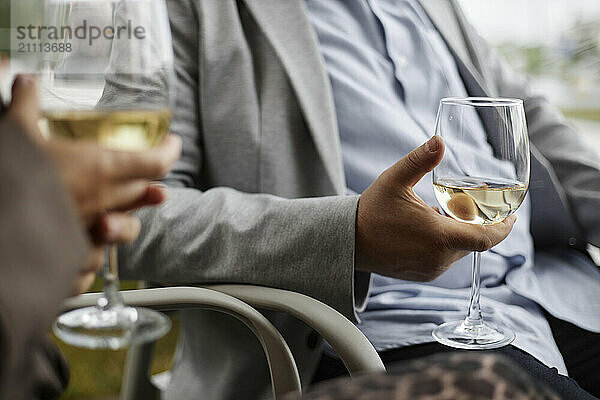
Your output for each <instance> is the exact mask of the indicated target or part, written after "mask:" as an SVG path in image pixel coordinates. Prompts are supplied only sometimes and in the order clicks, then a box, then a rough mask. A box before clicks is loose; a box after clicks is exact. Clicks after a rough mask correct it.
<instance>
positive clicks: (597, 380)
mask: <svg viewBox="0 0 600 400" xmlns="http://www.w3.org/2000/svg"><path fill="white" fill-rule="evenodd" d="M547 319H548V322H549V323H550V327H551V328H552V333H553V335H554V338H555V340H556V343H557V345H558V348H559V349H560V351H561V353H562V355H563V358H564V360H565V364H566V365H567V370H568V371H569V375H570V377H566V376H563V375H559V374H558V371H557V370H556V368H548V367H546V366H545V365H544V364H542V363H541V362H539V361H538V360H537V359H535V358H534V357H532V356H531V355H529V354H527V353H525V352H524V351H522V350H519V349H517V348H516V347H513V346H507V347H504V348H501V349H497V350H494V351H495V352H497V353H500V354H503V355H505V356H507V357H509V358H510V359H512V360H513V361H514V362H515V363H517V364H518V365H519V366H521V367H522V368H523V369H525V370H526V371H528V372H529V373H530V374H531V375H532V376H533V377H535V378H537V379H538V380H540V381H541V382H543V383H545V384H546V385H548V386H549V387H550V388H551V389H552V390H554V392H556V393H557V394H558V395H560V396H561V397H562V398H563V399H565V400H598V399H597V398H596V397H600V334H597V333H592V332H588V331H586V330H583V329H581V328H578V327H577V326H575V325H572V324H570V323H568V322H565V321H561V320H558V319H556V318H554V317H552V316H550V315H547ZM449 351H461V350H456V349H452V348H449V347H446V346H442V345H441V344H439V343H427V344H421V345H416V346H409V347H404V348H399V349H394V350H389V351H384V352H382V353H380V356H381V359H382V360H383V362H384V363H385V364H386V366H388V365H390V364H393V363H398V362H402V361H406V360H412V359H415V358H419V357H424V356H428V355H431V354H435V353H441V352H449ZM462 351H466V350H462ZM344 375H347V372H346V369H345V367H344V365H343V364H342V362H341V361H340V360H339V359H337V358H333V357H330V356H327V355H324V356H323V359H322V360H321V364H320V365H319V369H318V371H317V374H316V376H315V378H314V380H313V381H314V382H318V381H321V380H325V379H331V378H334V377H338V376H344ZM594 396H596V397H594Z"/></svg>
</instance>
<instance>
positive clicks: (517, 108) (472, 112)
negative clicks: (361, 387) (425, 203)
mask: <svg viewBox="0 0 600 400" xmlns="http://www.w3.org/2000/svg"><path fill="white" fill-rule="evenodd" d="M479 124H481V125H483V127H484V128H485V131H486V134H487V138H486V139H487V141H488V143H489V144H490V146H489V147H490V148H491V151H490V153H489V154H487V153H483V152H484V151H487V146H485V145H482V144H481V143H476V141H477V138H476V136H475V135H474V131H475V130H476V126H477V125H479ZM435 130H436V134H437V135H440V136H441V137H442V138H444V143H445V145H446V149H447V151H446V154H445V155H444V158H443V159H442V161H441V162H440V164H439V165H438V166H437V167H436V168H435V169H434V170H433V188H434V193H435V196H436V198H437V201H438V203H439V204H440V206H441V207H442V209H443V210H444V212H445V213H446V214H447V215H449V216H450V217H452V218H454V219H456V220H458V221H461V222H466V223H470V224H478V225H491V224H496V223H499V222H502V221H504V219H506V218H507V217H508V216H510V215H511V214H513V213H514V212H515V211H517V209H518V208H519V206H520V205H521V203H522V202H523V200H524V199H525V195H526V194H527V188H528V186H529V138H528V134H527V124H526V121H525V112H524V110H523V102H522V101H521V100H519V99H493V98H482V97H471V98H446V99H442V100H441V102H440V107H439V111H438V115H437V121H436V129H435ZM467 146H475V147H480V148H482V150H481V152H482V154H481V155H480V157H473V158H472V159H468V158H467V157H463V156H462V155H463V154H468V153H467V152H463V151H461V150H462V149H464V148H466V147H467ZM484 148H485V150H484ZM480 262H481V253H479V252H474V253H473V270H472V285H471V298H470V301H469V308H468V310H467V316H466V318H465V319H464V320H461V321H453V322H447V323H445V324H442V325H440V326H438V327H437V328H435V329H434V330H433V332H432V334H433V337H434V338H435V339H436V340H437V341H438V342H440V343H442V344H444V345H447V346H450V347H456V348H461V349H493V348H498V347H502V346H506V345H508V344H509V343H511V342H512V341H513V340H514V339H515V333H514V332H513V331H511V330H510V329H508V328H506V327H503V326H495V325H493V324H491V323H489V322H486V321H484V319H483V316H482V314H481V308H480V304H479V301H480V290H481V282H480Z"/></svg>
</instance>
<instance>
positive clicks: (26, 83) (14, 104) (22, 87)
mask: <svg viewBox="0 0 600 400" xmlns="http://www.w3.org/2000/svg"><path fill="white" fill-rule="evenodd" d="M38 110H39V108H38V95H37V86H36V83H35V79H34V78H33V77H31V76H28V75H18V76H17V77H16V79H15V81H14V83H13V87H12V99H11V103H10V106H9V107H8V115H9V116H10V117H12V118H13V119H14V120H15V121H17V122H18V123H19V124H21V125H22V126H23V127H24V128H25V129H26V130H27V131H28V133H30V134H32V135H36V136H38V135H39V134H40V133H39V129H38V128H37V121H38V119H39V111H38Z"/></svg>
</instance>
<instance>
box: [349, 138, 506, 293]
mask: <svg viewBox="0 0 600 400" xmlns="http://www.w3.org/2000/svg"><path fill="white" fill-rule="evenodd" d="M443 155H444V142H443V141H442V138H441V137H439V136H434V137H433V138H432V139H430V140H429V141H428V142H427V143H425V144H423V145H422V146H421V147H419V148H417V149H415V150H413V151H412V152H411V153H410V154H408V155H407V156H406V157H404V158H403V159H401V160H400V161H398V162H397V163H396V164H394V165H393V166H392V167H390V168H389V169H387V170H386V171H384V172H383V173H382V174H381V176H379V178H378V179H377V180H376V181H375V182H374V183H373V184H372V185H371V186H369V187H368V188H367V190H365V192H364V193H363V194H362V196H361V197H360V200H359V202H358V212H357V217H356V261H355V268H356V269H357V270H363V271H369V272H374V273H378V274H381V275H386V276H390V277H393V278H399V279H405V280H411V281H419V282H425V281H431V280H433V279H435V278H437V277H438V276H440V275H441V274H442V273H444V272H445V271H446V270H447V269H448V268H449V267H450V266H451V265H452V264H453V263H455V262H456V261H458V260H459V259H461V258H462V257H464V256H465V255H467V254H468V253H469V252H471V251H485V250H488V249H489V248H491V247H493V246H495V245H496V244H498V243H499V242H501V241H502V240H504V238H505V237H506V236H507V235H508V234H509V233H510V231H511V229H512V226H513V224H514V222H515V220H516V217H515V216H514V215H513V216H511V217H509V218H507V219H506V220H504V222H501V223H499V224H496V225H488V226H480V225H471V224H467V223H462V222H458V221H455V220H453V219H452V218H450V217H446V216H444V215H441V214H440V213H439V212H438V211H437V210H436V209H434V208H432V207H430V206H428V205H427V204H425V202H423V200H421V199H420V198H419V197H418V196H417V195H416V194H415V192H414V191H413V186H414V185H415V184H416V183H417V182H419V180H421V178H423V176H424V175H425V174H426V173H428V172H429V171H431V170H432V169H433V168H435V166H436V165H438V164H439V163H440V161H441V160H442V157H443Z"/></svg>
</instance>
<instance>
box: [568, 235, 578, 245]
mask: <svg viewBox="0 0 600 400" xmlns="http://www.w3.org/2000/svg"><path fill="white" fill-rule="evenodd" d="M576 244H577V239H575V238H574V237H570V238H569V246H575V245H576Z"/></svg>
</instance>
